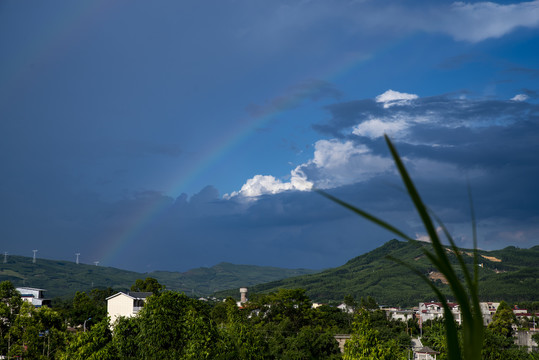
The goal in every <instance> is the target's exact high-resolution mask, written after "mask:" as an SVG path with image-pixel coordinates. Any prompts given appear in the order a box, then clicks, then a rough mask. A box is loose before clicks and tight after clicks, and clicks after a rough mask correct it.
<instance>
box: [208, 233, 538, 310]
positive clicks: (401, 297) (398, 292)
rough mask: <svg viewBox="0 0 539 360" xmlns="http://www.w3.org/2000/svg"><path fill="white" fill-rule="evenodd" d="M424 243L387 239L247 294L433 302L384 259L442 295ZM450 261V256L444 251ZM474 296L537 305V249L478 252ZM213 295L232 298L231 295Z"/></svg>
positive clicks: (422, 287) (445, 288)
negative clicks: (340, 261)
mask: <svg viewBox="0 0 539 360" xmlns="http://www.w3.org/2000/svg"><path fill="white" fill-rule="evenodd" d="M424 247H427V248H431V245H430V244H428V243H425V242H419V241H410V242H401V241H398V240H391V241H389V242H387V243H386V244H384V245H383V246H381V247H379V248H377V249H375V250H373V251H370V252H368V253H365V254H363V255H361V256H358V257H356V258H353V259H352V260H350V261H348V262H347V263H346V264H345V265H343V266H340V267H337V268H333V269H328V270H325V271H322V272H319V273H316V274H310V275H303V276H298V277H291V278H287V279H282V280H278V281H273V282H270V283H266V284H260V285H256V286H252V287H251V288H249V293H250V294H253V293H267V292H272V291H276V290H277V289H280V288H303V289H305V290H306V291H307V294H308V295H309V297H310V298H311V299H312V300H316V301H322V302H327V301H342V300H343V299H344V296H345V295H348V294H349V295H352V296H354V297H355V298H356V299H357V300H359V299H360V298H361V297H365V296H372V297H374V298H375V299H376V300H377V302H378V303H380V304H388V305H401V306H410V305H417V303H418V302H420V301H429V300H434V299H435V295H434V294H433V293H432V290H431V289H430V288H429V287H428V285H427V284H425V283H424V282H423V281H422V280H421V279H420V278H419V277H418V276H417V275H415V274H414V273H412V272H411V271H410V270H408V269H407V268H405V267H404V266H401V265H399V264H396V263H395V262H393V261H391V260H389V259H387V256H388V255H390V256H392V257H395V258H398V259H400V260H402V261H404V262H407V263H409V264H412V265H414V266H415V267H417V268H418V269H419V270H420V271H421V272H422V273H424V274H426V275H428V276H429V277H430V278H431V279H432V280H433V281H435V282H436V283H437V284H438V285H439V287H440V288H441V289H442V291H443V292H444V293H445V294H449V293H450V292H449V287H448V286H447V285H445V284H444V281H445V279H444V278H443V276H441V274H439V273H438V272H437V271H436V269H435V268H434V267H433V266H432V265H431V264H430V262H429V261H428V259H427V258H426V257H425V256H424V255H423V252H422V248H424ZM447 251H448V253H449V256H450V259H451V261H452V262H453V263H456V262H457V260H456V256H455V255H454V253H453V252H452V251H451V250H450V249H447ZM461 251H463V254H464V260H465V262H466V263H467V264H469V265H470V266H471V265H472V264H473V257H472V255H473V250H469V249H461ZM479 254H480V260H479V263H480V264H482V267H480V268H479V278H480V297H481V299H482V300H506V301H528V300H539V246H535V247H532V248H530V249H518V248H515V247H512V246H511V247H507V248H505V249H503V250H496V251H488V252H487V251H479ZM461 275H462V274H461ZM216 295H218V296H222V297H224V296H237V295H236V292H234V291H226V292H219V293H217V294H216Z"/></svg>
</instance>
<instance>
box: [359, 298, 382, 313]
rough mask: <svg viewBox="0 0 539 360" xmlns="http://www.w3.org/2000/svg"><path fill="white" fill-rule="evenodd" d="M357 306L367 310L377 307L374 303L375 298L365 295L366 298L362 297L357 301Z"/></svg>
mask: <svg viewBox="0 0 539 360" xmlns="http://www.w3.org/2000/svg"><path fill="white" fill-rule="evenodd" d="M359 306H361V307H362V308H364V309H367V310H376V309H378V304H377V303H376V300H374V298H373V297H371V296H367V297H366V298H363V297H362V298H361V300H360V302H359Z"/></svg>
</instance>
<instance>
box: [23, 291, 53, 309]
mask: <svg viewBox="0 0 539 360" xmlns="http://www.w3.org/2000/svg"><path fill="white" fill-rule="evenodd" d="M16 290H17V291H18V292H20V293H21V298H22V299H23V300H24V301H26V302H28V303H30V304H32V305H34V306H35V307H36V308H37V307H41V306H50V305H51V301H50V300H49V299H45V297H44V296H43V293H44V292H45V291H46V290H44V289H36V288H30V287H18V288H16Z"/></svg>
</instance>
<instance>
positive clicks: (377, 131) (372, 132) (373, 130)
mask: <svg viewBox="0 0 539 360" xmlns="http://www.w3.org/2000/svg"><path fill="white" fill-rule="evenodd" d="M408 127H409V123H408V122H407V121H406V120H405V119H404V118H399V119H393V120H391V119H372V120H367V121H364V122H362V123H361V124H359V125H357V126H355V127H354V128H353V130H352V134H354V135H358V136H367V137H370V138H371V139H375V138H379V137H381V136H383V135H384V134H388V135H390V136H392V137H394V136H395V135H397V134H398V133H401V132H403V131H405V130H406V129H407V128H408Z"/></svg>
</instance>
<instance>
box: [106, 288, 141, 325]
mask: <svg viewBox="0 0 539 360" xmlns="http://www.w3.org/2000/svg"><path fill="white" fill-rule="evenodd" d="M151 295H152V293H151V292H128V293H123V292H119V293H116V294H114V295H112V296H109V297H108V298H107V313H108V316H109V318H110V322H111V324H114V323H115V322H116V320H117V319H118V318H119V317H121V316H123V317H133V316H136V315H137V314H138V312H139V311H140V309H142V306H144V302H146V299H147V298H148V297H150V296H151Z"/></svg>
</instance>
